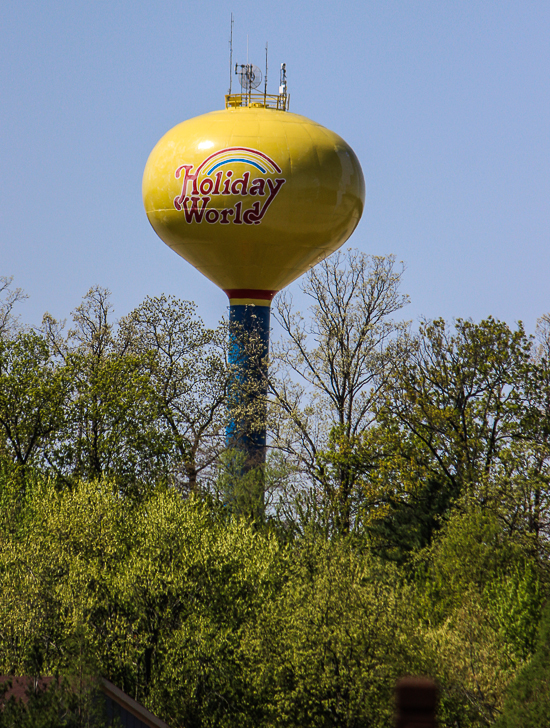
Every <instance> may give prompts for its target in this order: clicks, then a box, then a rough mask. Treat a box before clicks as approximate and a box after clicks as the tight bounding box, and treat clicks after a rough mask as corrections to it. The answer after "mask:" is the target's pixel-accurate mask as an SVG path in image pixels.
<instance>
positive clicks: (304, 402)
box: [271, 250, 408, 534]
mask: <svg viewBox="0 0 550 728" xmlns="http://www.w3.org/2000/svg"><path fill="white" fill-rule="evenodd" d="M402 272H403V269H402V267H401V269H400V268H399V266H397V265H396V262H395V258H394V257H393V256H389V257H388V258H382V257H370V256H366V255H364V254H362V253H359V252H358V251H351V250H350V251H347V253H345V254H343V253H337V254H335V255H334V256H332V257H331V258H330V259H328V260H325V261H323V262H322V263H320V264H319V265H318V266H317V267H316V268H313V269H312V270H310V271H309V273H308V274H307V276H306V278H305V281H304V283H303V286H302V290H303V292H304V293H305V294H306V296H308V297H309V298H310V299H311V301H312V305H311V309H310V311H311V315H310V317H309V318H308V319H307V320H306V319H305V318H304V317H303V316H302V315H301V314H300V313H299V312H296V311H295V310H294V309H293V305H292V298H291V297H290V296H288V295H286V294H282V295H280V296H279V297H278V298H277V302H276V305H275V311H274V316H275V319H276V321H277V323H278V324H279V326H280V327H281V328H282V331H283V337H282V340H281V342H280V343H279V345H278V346H275V347H274V354H273V361H272V375H271V408H272V423H273V430H274V433H273V447H276V448H279V449H280V450H281V451H282V452H284V453H285V456H286V458H287V460H288V461H289V464H292V465H293V466H294V470H295V472H297V473H300V482H299V484H298V488H297V489H296V490H297V491H298V501H299V502H300V503H301V510H302V512H304V509H305V510H307V511H308V512H309V513H317V512H319V510H320V509H321V510H322V511H323V512H324V513H325V514H326V515H327V517H328V514H329V513H330V517H328V518H327V519H326V522H327V524H330V531H331V532H336V533H341V534H347V533H349V532H350V530H351V529H352V528H353V523H354V519H355V516H356V508H357V498H358V496H360V493H359V492H358V489H357V478H356V473H355V470H354V468H353V467H351V462H350V461H346V460H345V459H339V460H333V462H332V463H331V467H330V468H327V467H325V465H326V461H325V459H324V458H322V457H321V458H320V457H319V455H320V453H322V452H323V450H325V449H326V448H327V446H328V444H329V438H330V433H331V431H334V429H335V428H336V431H337V433H338V437H339V438H341V439H344V440H347V441H348V442H353V441H354V440H355V439H356V438H358V437H360V436H361V434H362V433H363V432H364V431H365V430H366V429H367V428H368V427H369V425H370V424H371V422H372V419H373V410H374V405H375V402H376V400H377V398H378V396H379V393H380V387H381V384H382V382H384V381H385V378H386V375H387V372H388V364H389V361H390V350H389V348H388V344H389V342H390V341H392V340H393V339H394V338H395V337H396V335H397V334H399V333H400V332H401V331H403V329H404V325H403V324H400V323H396V322H394V321H393V320H392V318H391V317H392V315H393V314H394V313H396V312H397V311H399V310H400V309H401V308H402V307H403V306H404V305H405V304H406V303H407V300H408V299H407V297H406V296H403V295H402V294H400V293H399V290H398V289H399V283H400V280H401V276H402ZM304 500H305V501H307V503H304Z"/></svg>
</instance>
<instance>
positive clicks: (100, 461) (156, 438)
mask: <svg viewBox="0 0 550 728" xmlns="http://www.w3.org/2000/svg"><path fill="white" fill-rule="evenodd" d="M109 298H110V292H109V291H107V290H106V289H102V288H100V287H97V286H96V287H94V288H91V289H90V290H89V291H88V293H87V294H86V296H85V297H84V299H83V302H82V303H81V305H80V306H78V307H77V308H76V309H75V311H74V312H73V328H71V329H69V331H68V332H67V334H66V335H64V332H63V329H64V322H63V323H59V322H57V321H56V320H55V319H53V318H52V317H51V316H49V315H48V314H46V316H45V317H44V321H43V327H44V331H45V333H46V335H47V337H48V341H49V343H50V347H51V349H52V351H53V352H54V353H55V355H56V356H57V359H58V366H59V367H60V368H62V369H63V371H64V372H65V373H66V377H67V379H68V380H69V381H70V383H71V392H70V399H69V401H68V403H67V407H66V413H65V423H64V428H63V430H62V431H60V432H59V433H58V435H57V437H56V439H55V441H52V442H51V443H50V445H49V447H48V449H47V451H46V454H45V457H46V460H47V462H48V464H49V465H50V467H51V468H52V469H53V470H54V472H55V473H56V474H57V476H58V478H60V479H61V481H62V482H74V480H75V479H77V478H87V479H94V478H103V477H105V478H114V479H115V480H116V481H117V482H118V483H119V485H120V488H121V490H122V491H124V492H139V490H140V489H141V488H143V487H149V486H148V485H147V483H148V481H151V480H154V479H155V478H162V474H163V472H164V473H165V472H166V471H167V470H168V465H169V462H170V455H171V453H170V446H171V443H169V442H168V440H167V438H166V437H165V435H164V433H163V432H162V431H160V430H159V428H158V426H157V424H158V413H157V407H156V399H155V392H154V388H153V385H152V382H151V377H150V375H149V372H148V353H147V352H146V351H145V352H136V351H135V350H132V347H131V345H130V342H129V341H128V340H127V339H125V338H124V337H122V336H116V335H115V332H114V330H113V324H112V323H111V320H110V318H111V315H112V306H111V304H110V301H109Z"/></svg>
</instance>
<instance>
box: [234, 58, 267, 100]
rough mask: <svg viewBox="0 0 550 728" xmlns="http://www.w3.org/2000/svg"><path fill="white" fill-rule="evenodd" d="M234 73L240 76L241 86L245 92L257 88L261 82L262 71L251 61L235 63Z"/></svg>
mask: <svg viewBox="0 0 550 728" xmlns="http://www.w3.org/2000/svg"><path fill="white" fill-rule="evenodd" d="M235 73H236V74H237V76H239V77H240V78H239V80H240V82H241V88H242V89H243V91H245V92H247V93H249V92H250V91H252V90H253V89H255V88H258V86H259V85H260V84H261V82H262V72H261V71H260V69H259V68H258V66H254V65H253V64H252V63H242V64H241V65H240V66H239V64H238V63H236V64H235Z"/></svg>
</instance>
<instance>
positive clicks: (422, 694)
mask: <svg viewBox="0 0 550 728" xmlns="http://www.w3.org/2000/svg"><path fill="white" fill-rule="evenodd" d="M395 697H396V701H395V702H396V710H397V712H396V721H395V728H436V726H437V723H436V717H435V712H436V707H437V687H436V685H435V683H434V682H433V680H430V679H429V678H426V677H404V678H401V680H399V682H398V683H397V686H396V689H395Z"/></svg>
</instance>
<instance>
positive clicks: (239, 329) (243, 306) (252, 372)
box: [226, 299, 271, 508]
mask: <svg viewBox="0 0 550 728" xmlns="http://www.w3.org/2000/svg"><path fill="white" fill-rule="evenodd" d="M270 303H271V302H270V301H268V300H254V299H230V304H231V305H230V308H229V363H230V365H231V366H232V368H233V372H232V381H231V382H230V387H229V422H228V425H227V430H226V444H227V447H228V449H229V450H230V451H232V452H233V454H234V458H233V459H234V460H235V461H236V460H238V464H237V466H236V471H237V473H235V475H240V476H244V475H246V474H248V473H250V472H251V471H255V475H254V477H250V479H249V480H250V483H249V486H250V487H252V488H254V489H255V490H257V493H256V494H255V495H253V494H249V496H251V497H252V500H255V501H257V506H258V507H260V508H263V470H262V466H263V465H265V461H266V395H267V357H268V354H269V330H270V313H271V309H270ZM236 479H237V478H236ZM238 479H239V480H240V478H238ZM256 481H257V483H256ZM233 496H234V497H231V495H230V496H229V500H230V501H238V500H240V498H239V497H237V494H233ZM245 500H246V498H245ZM235 506H236V507H237V508H238V504H237V503H236V502H235Z"/></svg>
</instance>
